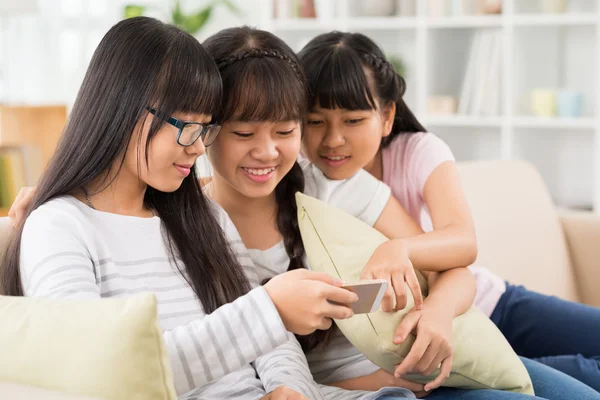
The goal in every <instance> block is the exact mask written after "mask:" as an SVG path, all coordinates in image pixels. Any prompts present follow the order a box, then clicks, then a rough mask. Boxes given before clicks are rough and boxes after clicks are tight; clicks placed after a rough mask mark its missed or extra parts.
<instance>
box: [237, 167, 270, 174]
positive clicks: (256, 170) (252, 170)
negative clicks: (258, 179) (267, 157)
mask: <svg viewBox="0 0 600 400" xmlns="http://www.w3.org/2000/svg"><path fill="white" fill-rule="evenodd" d="M242 168H243V169H244V171H246V172H247V173H249V174H250V175H256V176H263V175H268V174H270V173H271V172H273V171H275V168H276V167H270V168H245V167H242Z"/></svg>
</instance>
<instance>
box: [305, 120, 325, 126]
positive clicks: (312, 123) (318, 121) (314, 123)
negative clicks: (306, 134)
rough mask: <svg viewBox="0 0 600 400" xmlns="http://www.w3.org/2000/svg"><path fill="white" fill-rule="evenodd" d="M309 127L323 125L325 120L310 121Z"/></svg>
mask: <svg viewBox="0 0 600 400" xmlns="http://www.w3.org/2000/svg"><path fill="white" fill-rule="evenodd" d="M306 124H307V125H312V126H318V125H321V124H323V120H320V119H309V120H307V121H306Z"/></svg>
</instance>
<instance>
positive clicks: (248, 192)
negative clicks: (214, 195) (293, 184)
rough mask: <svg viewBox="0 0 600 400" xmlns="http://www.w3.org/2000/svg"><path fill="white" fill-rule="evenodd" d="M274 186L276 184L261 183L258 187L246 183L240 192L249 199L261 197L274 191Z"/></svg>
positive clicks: (267, 195)
mask: <svg viewBox="0 0 600 400" xmlns="http://www.w3.org/2000/svg"><path fill="white" fill-rule="evenodd" d="M275 188H276V186H272V185H268V186H267V185H261V186H260V187H257V186H252V185H248V186H246V187H244V188H243V190H240V193H241V194H242V195H243V196H244V197H247V198H249V199H261V198H263V197H269V196H271V195H272V194H273V193H275Z"/></svg>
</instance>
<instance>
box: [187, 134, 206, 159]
mask: <svg viewBox="0 0 600 400" xmlns="http://www.w3.org/2000/svg"><path fill="white" fill-rule="evenodd" d="M185 152H186V153H187V154H189V155H190V156H196V157H200V156H201V155H203V154H204V153H206V147H205V146H204V143H202V138H198V140H196V141H195V142H194V144H192V145H191V146H186V147H185Z"/></svg>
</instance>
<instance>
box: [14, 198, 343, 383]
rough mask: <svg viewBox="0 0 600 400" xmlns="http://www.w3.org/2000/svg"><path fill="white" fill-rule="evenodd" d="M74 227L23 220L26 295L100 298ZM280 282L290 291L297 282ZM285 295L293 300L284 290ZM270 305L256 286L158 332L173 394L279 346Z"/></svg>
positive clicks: (54, 219)
mask: <svg viewBox="0 0 600 400" xmlns="http://www.w3.org/2000/svg"><path fill="white" fill-rule="evenodd" d="M79 227H81V221H79V220H78V219H77V218H75V217H74V216H72V215H71V214H70V213H69V212H58V211H53V210H42V209H38V210H36V211H34V212H33V213H32V214H31V215H30V216H29V218H28V219H27V221H26V222H25V227H24V230H23V235H22V241H21V263H20V272H21V279H22V284H23V288H24V291H25V294H26V295H27V296H35V297H52V298H72V299H100V298H101V290H100V276H99V275H98V271H97V260H96V262H94V261H93V258H92V256H91V254H94V251H92V250H93V249H91V247H90V245H88V244H87V243H86V241H85V239H84V238H85V237H86V236H87V235H86V231H84V229H83V228H79ZM292 272H294V271H292ZM298 272H304V273H310V272H309V271H298ZM288 276H289V273H288ZM280 277H281V276H280ZM283 283H284V286H285V287H296V286H298V284H299V283H301V282H300V281H295V282H283ZM335 289H336V290H339V291H340V292H343V293H344V294H346V293H348V292H347V291H346V290H343V289H339V288H335ZM303 290H304V289H299V291H303ZM286 297H288V298H290V301H296V302H298V299H296V300H294V298H293V296H291V295H290V293H289V290H288V293H287V294H286ZM325 301H326V300H324V301H323V302H325ZM305 303H306V301H305ZM275 304H276V302H274V301H273V300H272V299H271V296H270V295H269V293H268V292H267V290H266V289H265V287H258V288H256V289H253V290H251V291H250V292H249V293H247V294H246V295H244V296H241V297H239V298H238V299H237V300H235V301H234V302H233V303H229V304H225V305H223V306H221V307H219V308H218V309H217V310H215V311H214V312H212V313H211V314H209V315H205V316H203V317H200V318H197V319H195V320H193V321H191V322H190V323H188V324H186V325H181V326H179V327H176V328H174V329H171V330H165V331H163V338H164V341H165V344H166V347H167V349H168V354H169V359H170V362H171V366H172V368H173V375H174V378H175V379H174V380H175V388H176V390H177V392H178V393H180V394H181V393H186V392H188V391H190V390H192V389H195V388H197V387H201V386H203V385H205V384H207V383H209V382H212V381H215V380H217V379H219V378H221V377H223V376H225V375H227V374H229V373H231V372H234V371H236V370H238V369H240V368H241V367H243V366H245V365H248V364H250V363H251V362H253V361H254V360H256V359H257V358H258V357H260V356H262V355H265V354H267V353H269V352H271V351H272V350H274V349H275V348H277V347H278V346H280V345H282V344H283V343H285V342H286V341H287V340H288V332H287V329H286V326H285V325H284V323H283V321H282V317H281V316H280V313H279V312H278V310H277V307H276V305H275Z"/></svg>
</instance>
